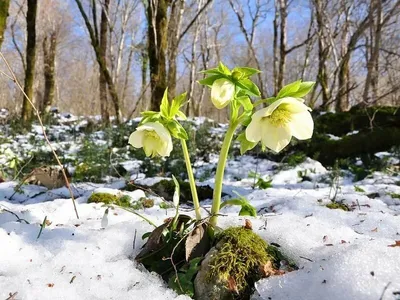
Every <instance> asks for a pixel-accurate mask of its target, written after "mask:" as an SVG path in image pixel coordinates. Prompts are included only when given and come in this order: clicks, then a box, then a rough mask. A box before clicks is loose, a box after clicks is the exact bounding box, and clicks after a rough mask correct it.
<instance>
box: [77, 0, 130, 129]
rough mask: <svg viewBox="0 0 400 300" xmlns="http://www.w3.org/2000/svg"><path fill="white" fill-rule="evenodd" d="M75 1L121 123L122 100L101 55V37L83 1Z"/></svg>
mask: <svg viewBox="0 0 400 300" xmlns="http://www.w3.org/2000/svg"><path fill="white" fill-rule="evenodd" d="M75 2H76V4H77V6H78V9H79V11H80V13H81V15H82V18H83V20H84V21H85V25H86V28H87V30H88V31H89V35H90V40H91V42H92V46H93V50H94V52H95V54H96V60H97V63H98V64H99V67H100V72H102V73H103V75H104V78H105V79H106V82H107V86H108V90H109V92H110V96H111V100H112V102H113V106H114V111H115V119H116V122H117V123H118V124H119V123H121V118H122V112H121V109H120V101H119V97H118V93H117V90H116V88H115V84H114V81H113V80H112V76H111V74H110V71H109V70H108V68H107V63H106V61H105V60H104V58H102V57H101V55H100V47H99V39H98V37H97V36H98V35H97V32H95V31H94V30H93V27H92V25H91V24H90V22H89V18H88V16H87V15H86V12H85V10H84V9H83V6H82V2H81V1H80V0H75ZM94 27H95V28H96V27H97V25H95V24H94Z"/></svg>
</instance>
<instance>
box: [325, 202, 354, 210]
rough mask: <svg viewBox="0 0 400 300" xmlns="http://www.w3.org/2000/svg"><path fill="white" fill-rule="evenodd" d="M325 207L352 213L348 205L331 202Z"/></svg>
mask: <svg viewBox="0 0 400 300" xmlns="http://www.w3.org/2000/svg"><path fill="white" fill-rule="evenodd" d="M325 206H326V207H327V208H329V209H341V210H344V211H350V208H349V207H348V206H347V205H346V204H344V203H340V202H331V203H329V204H327V205H325Z"/></svg>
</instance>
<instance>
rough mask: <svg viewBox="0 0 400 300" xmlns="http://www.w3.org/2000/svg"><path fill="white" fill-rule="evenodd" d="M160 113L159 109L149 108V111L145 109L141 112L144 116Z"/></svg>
mask: <svg viewBox="0 0 400 300" xmlns="http://www.w3.org/2000/svg"><path fill="white" fill-rule="evenodd" d="M158 113H159V112H158V111H152V110H148V111H143V112H141V113H140V114H141V115H142V116H143V117H152V116H154V115H156V114H158Z"/></svg>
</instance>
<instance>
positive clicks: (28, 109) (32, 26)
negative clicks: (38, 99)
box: [21, 0, 37, 122]
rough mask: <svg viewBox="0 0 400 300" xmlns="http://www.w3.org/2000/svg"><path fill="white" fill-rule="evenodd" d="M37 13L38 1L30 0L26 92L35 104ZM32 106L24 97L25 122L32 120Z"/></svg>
mask: <svg viewBox="0 0 400 300" xmlns="http://www.w3.org/2000/svg"><path fill="white" fill-rule="evenodd" d="M36 12H37V0H28V10H27V12H26V32H27V44H26V69H25V85H24V92H25V94H26V95H27V96H28V97H29V99H30V100H31V101H32V102H33V101H34V99H33V81H34V75H35V61H36ZM32 111H33V110H32V106H31V105H30V103H29V101H28V100H27V99H26V97H24V99H23V102H22V113H21V118H22V120H23V121H24V122H27V121H30V119H31V118H32Z"/></svg>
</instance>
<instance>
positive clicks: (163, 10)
mask: <svg viewBox="0 0 400 300" xmlns="http://www.w3.org/2000/svg"><path fill="white" fill-rule="evenodd" d="M167 10H168V1H167V0H158V1H153V0H150V1H149V5H148V7H147V18H148V37H149V40H148V53H149V63H150V83H151V102H150V109H151V110H154V111H158V110H159V109H160V104H161V99H162V96H163V94H164V91H165V89H166V88H167V70H166V55H165V53H166V50H167V34H168V32H167V28H168V19H167Z"/></svg>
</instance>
